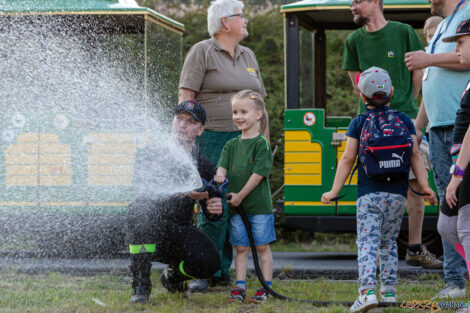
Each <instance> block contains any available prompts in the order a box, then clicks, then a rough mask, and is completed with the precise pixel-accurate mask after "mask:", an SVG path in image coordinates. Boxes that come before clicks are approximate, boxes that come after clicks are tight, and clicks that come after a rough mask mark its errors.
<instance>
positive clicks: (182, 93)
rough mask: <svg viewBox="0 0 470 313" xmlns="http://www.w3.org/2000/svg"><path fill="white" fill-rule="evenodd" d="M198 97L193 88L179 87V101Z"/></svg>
mask: <svg viewBox="0 0 470 313" xmlns="http://www.w3.org/2000/svg"><path fill="white" fill-rule="evenodd" d="M194 98H196V92H195V91H194V90H191V89H186V88H180V89H178V103H181V102H183V101H187V100H194Z"/></svg>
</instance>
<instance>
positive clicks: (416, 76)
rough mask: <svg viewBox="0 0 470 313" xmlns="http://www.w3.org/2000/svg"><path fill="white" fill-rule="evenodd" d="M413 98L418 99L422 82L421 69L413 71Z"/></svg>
mask: <svg viewBox="0 0 470 313" xmlns="http://www.w3.org/2000/svg"><path fill="white" fill-rule="evenodd" d="M412 75H413V98H414V99H418V96H419V92H420V91H421V85H422V84H423V71H421V70H414V71H413V74H412Z"/></svg>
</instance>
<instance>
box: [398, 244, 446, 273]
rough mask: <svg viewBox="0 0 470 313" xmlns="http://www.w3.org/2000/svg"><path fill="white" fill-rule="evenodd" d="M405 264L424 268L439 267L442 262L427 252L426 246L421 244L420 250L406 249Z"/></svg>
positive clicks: (441, 265)
mask: <svg viewBox="0 0 470 313" xmlns="http://www.w3.org/2000/svg"><path fill="white" fill-rule="evenodd" d="M405 259H406V264H408V265H411V266H421V267H422V268H425V269H441V268H442V267H443V262H442V261H441V260H439V259H438V258H436V256H435V255H434V254H432V253H431V252H429V250H428V249H426V247H424V246H423V249H422V251H421V252H411V251H409V250H406V257H405Z"/></svg>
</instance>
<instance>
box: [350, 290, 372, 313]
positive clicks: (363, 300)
mask: <svg viewBox="0 0 470 313" xmlns="http://www.w3.org/2000/svg"><path fill="white" fill-rule="evenodd" d="M378 305H379V303H378V302H377V296H376V295H375V290H374V289H369V290H368V291H367V292H366V293H365V294H361V295H360V296H359V297H358V298H357V299H356V301H355V302H354V304H353V305H352V306H351V307H350V308H349V312H366V311H368V310H370V309H373V308H375V307H377V306H378Z"/></svg>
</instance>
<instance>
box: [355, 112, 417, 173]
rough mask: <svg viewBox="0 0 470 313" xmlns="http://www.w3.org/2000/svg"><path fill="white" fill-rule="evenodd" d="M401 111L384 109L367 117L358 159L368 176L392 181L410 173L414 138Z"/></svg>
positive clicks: (368, 114) (360, 141)
mask: <svg viewBox="0 0 470 313" xmlns="http://www.w3.org/2000/svg"><path fill="white" fill-rule="evenodd" d="M397 113H398V111H395V110H390V109H386V110H381V111H371V112H366V113H363V115H365V116H367V118H366V120H365V122H364V125H363V127H362V131H361V136H360V140H359V154H358V160H359V162H360V164H361V165H362V167H363V168H364V170H365V172H366V174H367V176H369V177H372V178H374V179H378V180H384V181H390V180H392V179H393V178H396V177H407V176H408V173H409V171H410V165H411V154H412V151H413V138H412V137H411V133H410V131H409V129H408V127H406V125H405V123H404V122H403V121H402V120H401V118H400V117H399V115H398V114H397Z"/></svg>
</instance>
